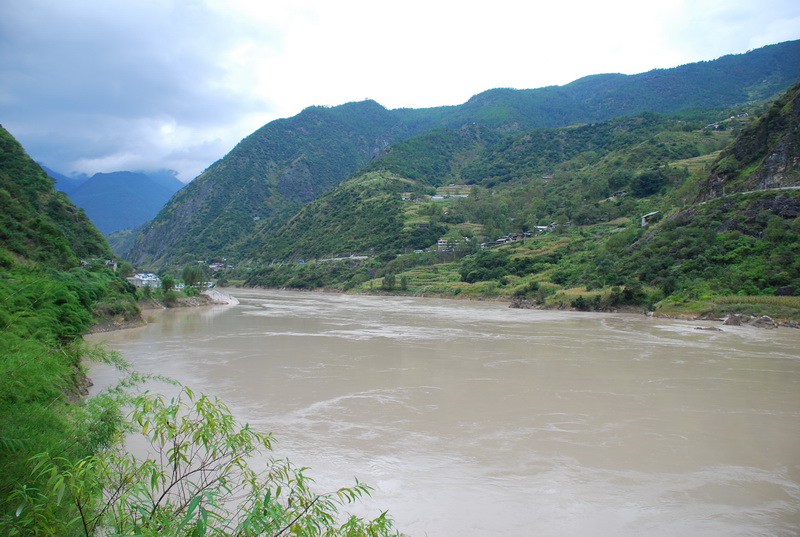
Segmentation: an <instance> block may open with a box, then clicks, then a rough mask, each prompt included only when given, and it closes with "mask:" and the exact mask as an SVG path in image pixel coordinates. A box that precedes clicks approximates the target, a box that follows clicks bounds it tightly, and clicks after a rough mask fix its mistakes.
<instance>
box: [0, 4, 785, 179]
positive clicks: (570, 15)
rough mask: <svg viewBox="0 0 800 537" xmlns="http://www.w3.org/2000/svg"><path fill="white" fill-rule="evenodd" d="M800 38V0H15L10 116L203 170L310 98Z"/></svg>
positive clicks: (83, 147)
mask: <svg viewBox="0 0 800 537" xmlns="http://www.w3.org/2000/svg"><path fill="white" fill-rule="evenodd" d="M795 39H800V2H798V1H797V0H760V1H759V2H754V1H753V0H660V1H658V2H650V1H642V0H607V1H605V2H599V1H597V0H561V1H555V2H553V1H550V2H542V1H536V0H533V1H530V0H529V1H525V0H492V1H491V2H464V1H463V0H460V1H455V0H452V1H451V0H405V1H403V2H375V1H372V0H370V1H367V0H133V1H132V0H0V124H2V125H3V127H5V128H6V129H7V130H8V131H9V132H10V133H11V134H12V135H13V136H14V137H15V138H16V139H17V140H19V141H20V143H22V145H23V147H24V148H25V150H26V151H27V152H28V154H29V155H30V156H31V157H33V158H34V159H35V160H36V161H38V162H40V163H42V164H44V165H46V166H48V167H49V168H51V169H53V170H55V171H58V172H60V173H64V174H67V175H70V174H78V173H86V174H89V175H91V174H94V173H97V172H111V171H121V170H131V171H138V170H145V171H147V170H157V169H172V170H176V171H177V172H178V178H179V179H181V180H182V181H189V180H191V179H193V178H194V177H196V176H197V175H199V174H200V173H201V172H202V171H203V170H204V169H205V168H207V167H208V166H210V165H211V164H213V163H214V162H215V161H216V160H218V159H220V158H222V157H223V156H224V155H225V154H227V153H228V152H229V151H230V150H231V149H233V147H234V146H235V145H236V144H237V143H238V142H239V141H240V140H241V139H242V138H244V137H246V136H247V135H249V134H251V133H252V132H254V131H255V130H257V129H258V128H259V127H261V126H262V125H264V124H266V123H268V122H270V121H272V120H275V119H278V118H285V117H291V116H293V115H295V114H297V113H299V112H300V111H302V110H303V109H304V108H306V107H308V106H312V105H325V106H335V105H339V104H343V103H346V102H352V101H360V100H363V99H374V100H376V101H377V102H379V103H380V104H382V105H383V106H385V107H386V108H390V109H393V108H425V107H433V106H442V105H456V104H461V103H463V102H465V101H467V100H468V99H469V98H470V97H471V96H472V95H475V94H477V93H480V92H482V91H485V90H488V89H491V88H497V87H511V88H517V89H524V88H540V87H544V86H552V85H563V84H567V83H569V82H571V81H573V80H576V79H578V78H580V77H582V76H586V75H591V74H598V73H624V74H636V73H642V72H646V71H649V70H651V69H655V68H670V67H676V66H678V65H682V64H686V63H692V62H696V61H704V60H712V59H715V58H718V57H720V56H724V55H726V54H741V53H744V52H747V51H748V50H752V49H755V48H759V47H762V46H765V45H770V44H775V43H780V42H784V41H790V40H795Z"/></svg>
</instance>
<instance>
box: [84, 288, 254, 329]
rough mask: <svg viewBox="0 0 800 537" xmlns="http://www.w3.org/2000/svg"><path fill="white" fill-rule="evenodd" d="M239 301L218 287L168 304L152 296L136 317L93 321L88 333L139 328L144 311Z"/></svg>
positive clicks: (145, 300)
mask: <svg viewBox="0 0 800 537" xmlns="http://www.w3.org/2000/svg"><path fill="white" fill-rule="evenodd" d="M238 303H239V301H238V300H237V299H236V297H233V296H231V295H229V294H227V293H223V292H221V291H219V290H218V289H207V290H205V291H202V292H201V293H199V294H197V295H195V296H182V297H177V298H176V299H175V300H174V301H171V302H170V303H169V304H167V303H164V302H161V301H159V300H156V299H154V298H148V299H144V300H142V301H141V302H140V303H139V307H140V308H141V311H140V312H139V314H138V315H136V317H132V318H114V319H108V320H106V321H103V322H99V323H95V324H94V325H92V327H91V328H90V329H89V331H88V333H90V334H99V333H102V332H112V331H115V330H125V329H127V328H140V327H142V326H146V325H147V321H146V320H145V318H144V317H143V316H142V312H144V311H153V310H164V309H172V308H198V307H203V306H235V305H236V304H238Z"/></svg>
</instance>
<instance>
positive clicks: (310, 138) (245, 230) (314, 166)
mask: <svg viewBox="0 0 800 537" xmlns="http://www.w3.org/2000/svg"><path fill="white" fill-rule="evenodd" d="M403 134H404V131H403V126H402V124H401V123H400V122H399V121H398V120H397V115H396V114H393V113H392V112H390V111H388V110H386V109H385V108H383V107H382V106H380V105H378V104H377V103H375V102H373V101H364V102H360V103H350V104H347V105H342V106H339V107H335V108H323V107H312V108H307V109H306V110H304V111H303V112H301V113H300V114H298V115H297V116H295V117H293V118H290V119H284V120H278V121H273V122H271V123H269V124H267V125H265V126H264V127H262V128H261V129H259V130H258V131H256V132H255V133H253V134H252V135H250V136H248V137H247V138H245V139H244V140H242V142H241V143H239V144H238V145H237V146H236V147H235V148H234V149H233V151H231V152H230V153H229V154H228V155H227V156H226V157H225V158H223V159H222V160H220V161H218V162H216V163H214V164H213V165H212V166H211V167H209V169H208V170H206V171H205V172H204V173H203V174H202V175H200V176H199V177H198V178H197V179H195V180H194V181H192V182H191V183H190V184H189V185H188V186H187V187H186V188H184V189H183V190H182V191H181V192H179V193H178V194H177V195H176V196H175V197H174V198H173V199H172V200H171V201H170V203H168V204H167V206H166V207H164V209H163V210H162V211H161V212H160V213H159V215H158V217H157V218H156V219H155V220H154V221H153V222H152V223H151V224H150V225H149V226H148V227H147V228H146V229H145V230H144V232H143V233H142V235H141V236H140V237H139V239H138V240H137V242H136V245H135V246H134V249H133V251H132V253H131V255H130V257H131V258H132V259H134V260H135V261H136V262H138V263H156V264H157V263H158V262H163V261H165V260H170V259H173V260H174V259H176V258H179V257H181V256H185V255H187V254H190V255H191V256H194V257H200V258H202V257H210V256H225V255H229V256H230V255H233V254H235V253H236V252H237V251H238V247H239V244H240V243H241V242H242V241H243V240H246V239H247V238H249V236H250V235H251V234H252V233H254V232H256V231H257V230H259V229H262V228H270V227H273V226H276V225H280V224H281V223H283V222H285V221H286V220H287V219H288V218H289V217H290V216H291V215H292V214H294V213H296V212H297V211H298V210H299V209H300V207H301V206H302V205H303V204H304V203H307V202H308V201H310V200H312V199H314V198H315V197H317V196H318V195H319V194H321V193H322V192H324V191H325V190H327V189H328V188H330V187H332V186H334V185H336V184H338V182H339V181H341V179H342V178H343V177H345V176H347V175H348V174H350V173H352V172H353V171H355V170H356V169H358V168H359V167H360V166H362V165H364V164H365V163H366V162H368V161H369V159H370V158H372V157H373V156H375V155H377V154H378V153H379V152H380V151H381V150H382V149H383V148H385V147H387V146H388V145H389V144H390V143H391V142H393V141H394V140H395V139H397V138H399V137H401V136H402V135H403Z"/></svg>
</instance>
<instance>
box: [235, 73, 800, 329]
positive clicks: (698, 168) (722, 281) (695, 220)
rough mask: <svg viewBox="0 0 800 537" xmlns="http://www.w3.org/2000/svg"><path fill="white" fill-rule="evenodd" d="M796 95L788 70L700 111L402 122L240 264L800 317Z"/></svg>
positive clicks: (507, 293) (674, 308)
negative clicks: (786, 80)
mask: <svg viewBox="0 0 800 537" xmlns="http://www.w3.org/2000/svg"><path fill="white" fill-rule="evenodd" d="M799 103H800V85H796V86H794V87H792V88H790V90H789V91H788V92H786V93H785V94H784V95H783V96H781V97H780V98H779V99H778V100H777V101H775V102H774V103H766V104H764V105H763V106H756V107H750V108H748V110H749V112H748V113H745V112H740V113H736V114H733V113H730V112H729V113H726V114H724V115H722V117H721V121H719V122H714V123H712V124H705V123H704V122H701V123H698V122H696V121H691V120H686V119H684V118H681V117H667V116H660V115H657V114H653V113H646V114H641V115H636V116H630V117H622V118H617V119H614V120H610V121H607V122H601V123H596V124H591V125H580V126H573V127H567V128H560V129H534V130H532V131H528V132H523V133H515V134H508V135H505V136H501V135H498V134H497V133H496V132H494V131H489V132H487V133H482V131H483V130H484V128H483V127H478V126H472V127H470V128H469V129H466V130H465V129H461V130H459V131H455V130H453V131H449V130H440V131H432V132H430V133H426V134H423V135H419V136H417V137H412V138H409V139H408V140H405V141H403V142H399V143H397V144H395V145H394V146H392V147H391V148H389V150H387V151H386V152H385V153H384V155H383V156H382V157H379V158H376V159H374V160H373V161H372V162H371V163H370V164H369V165H368V166H366V167H365V168H364V169H363V171H362V172H359V173H358V174H356V175H354V176H353V177H351V178H349V179H347V180H346V181H344V182H343V183H342V184H341V185H340V186H338V187H336V188H334V189H332V190H331V191H329V192H328V193H326V194H324V195H323V196H321V197H320V198H319V199H318V200H316V201H314V202H312V203H311V204H309V205H308V206H307V207H306V208H305V209H304V210H303V211H302V212H301V213H299V215H298V216H297V217H296V218H295V219H293V220H292V221H290V222H289V223H288V224H287V225H286V226H284V228H282V229H281V230H279V231H278V232H277V233H274V234H272V235H271V236H269V237H265V238H264V240H263V242H261V244H262V245H263V246H262V249H260V250H256V251H257V256H258V257H256V260H255V261H254V262H253V263H252V264H253V265H255V266H256V267H259V266H260V267H262V268H256V269H254V270H250V271H249V272H240V274H239V277H245V279H246V283H247V284H248V285H267V286H278V287H282V286H288V287H297V288H313V287H331V288H339V289H357V290H364V291H369V290H372V291H376V290H381V289H382V290H389V291H392V292H409V293H422V294H431V293H434V294H444V295H448V296H487V297H488V296H494V297H506V298H508V299H513V300H514V301H515V304H517V305H521V306H526V307H531V306H543V307H572V308H577V309H585V310H591V309H596V310H608V309H618V308H634V309H638V310H640V311H643V310H644V309H656V308H657V309H658V310H659V311H662V312H663V313H670V312H679V313H683V314H692V315H697V314H701V313H704V312H706V313H707V314H711V312H716V313H718V314H720V315H722V314H725V313H731V312H744V313H751V314H752V313H754V312H755V313H757V312H765V311H769V312H771V313H773V314H776V315H779V316H781V317H782V318H785V319H794V320H798V319H800V302H798V298H797V297H796V296H793V295H796V294H797V290H798V289H800V264H799V263H800V262H799V261H798V260H800V218H798V217H799V216H800V190H794V189H793V187H794V186H795V185H796V184H797V176H798V170H800V159H798V157H797V155H798V139H797V131H798V127H800V122H799V121H798V116H797V110H798V104H799ZM759 110H760V112H759ZM721 169H726V170H735V171H736V173H733V172H729V173H728V175H725V176H724V177H725V180H726V181H727V183H726V184H727V185H728V186H727V188H728V190H727V191H725V192H724V195H723V192H722V189H721V188H719V186H718V184H719V181H720V171H719V170H721ZM765 177H768V178H770V179H769V181H768V182H765V180H764V179H763V178H765ZM765 189H766V190H765ZM747 190H756V191H755V192H751V193H745V192H744V191H747ZM359 191H362V192H364V193H365V194H364V195H363V196H358V195H354V194H352V193H353V192H359ZM736 192H743V193H741V194H737V193H736ZM348 193H350V194H348ZM715 197H719V199H714V200H713V201H712V202H708V203H704V202H703V200H707V199H710V198H715ZM354 215H358V218H357V225H356V223H355V222H351V220H350V219H351V217H353V216H354ZM487 239H499V240H488V241H487ZM350 254H362V255H361V256H359V255H357V256H355V257H349V255H350ZM363 255H366V256H370V261H362V260H360V257H362V256H363ZM309 256H312V257H321V258H336V259H337V260H336V261H323V262H320V263H308V259H307V258H308V257H309ZM302 257H305V258H306V259H305V261H306V262H305V263H303V264H294V263H291V262H290V263H282V264H274V262H275V261H297V260H298V259H299V258H302ZM232 276H235V274H233V275H232ZM776 295H778V296H776Z"/></svg>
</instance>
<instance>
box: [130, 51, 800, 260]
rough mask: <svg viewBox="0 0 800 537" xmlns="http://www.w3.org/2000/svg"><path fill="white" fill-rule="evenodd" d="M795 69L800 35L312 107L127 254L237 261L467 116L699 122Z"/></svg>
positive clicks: (781, 84) (563, 123)
mask: <svg viewBox="0 0 800 537" xmlns="http://www.w3.org/2000/svg"><path fill="white" fill-rule="evenodd" d="M798 78H800V42H788V43H782V44H779V45H772V46H769V47H764V48H762V49H758V50H754V51H751V52H748V53H747V54H742V55H734V56H726V57H724V58H720V59H718V60H714V61H710V62H702V63H697V64H690V65H684V66H681V67H677V68H674V69H662V70H655V71H651V72H648V73H643V74H639V75H596V76H592V77H586V78H583V79H580V80H577V81H575V82H573V83H572V84H567V85H565V86H561V87H549V88H540V89H533V90H510V89H494V90H489V91H487V92H484V93H481V94H479V95H476V96H475V97H473V98H472V99H470V100H469V101H468V102H467V103H464V104H463V105H460V106H450V107H440V108H432V109H421V110H412V109H397V110H386V109H385V108H383V107H382V106H380V105H379V104H378V103H375V102H373V101H364V102H360V103H349V104H346V105H342V106H338V107H333V108H323V107H311V108H308V109H306V110H304V111H303V112H302V113H300V114H298V115H297V116H295V117H293V118H290V119H283V120H278V121H274V122H272V123H269V124H267V125H265V126H264V127H262V128H261V129H259V130H258V131H256V132H255V133H253V134H252V135H251V136H249V137H247V138H245V139H244V140H243V141H242V142H241V143H240V144H239V145H237V146H236V148H234V149H233V150H232V151H231V153H229V154H228V155H227V156H226V157H225V158H223V159H222V160H220V161H218V162H216V163H215V164H213V165H212V166H211V167H209V169H208V170H206V172H204V173H203V174H202V175H201V176H200V177H198V178H197V179H196V180H195V181H193V182H192V183H191V184H190V185H189V186H188V187H187V188H185V189H184V190H182V191H181V192H180V193H179V194H178V195H176V196H175V197H174V198H173V199H172V201H171V202H170V203H169V204H168V205H167V206H166V207H165V208H164V209H163V210H162V211H161V213H160V214H159V215H158V216H157V217H156V218H155V219H154V220H153V221H152V223H151V224H150V225H149V226H148V227H147V228H146V229H145V230H144V231H143V232H142V233H141V235H140V236H139V237H138V238H137V240H136V242H135V245H134V247H133V248H132V250H131V252H130V253H129V256H130V257H131V259H132V260H133V261H134V262H136V263H138V264H143V265H149V266H151V267H157V266H161V265H164V264H167V263H183V262H185V261H187V260H189V259H203V258H209V257H211V256H217V257H227V258H232V259H236V260H243V259H246V258H249V257H253V256H256V255H257V256H261V255H262V254H260V253H257V252H256V251H257V250H263V249H264V247H263V245H261V244H259V241H258V240H254V237H256V236H257V237H268V236H270V235H271V234H272V233H273V232H274V231H275V230H277V229H279V228H280V227H281V226H283V225H284V224H285V223H286V222H288V221H289V220H290V219H291V218H292V217H293V216H294V215H295V214H296V213H297V212H298V211H299V210H300V209H301V207H302V206H303V205H304V204H306V203H308V202H309V201H311V200H313V199H315V198H316V197H317V196H319V195H320V194H322V193H323V192H325V191H327V190H328V189H330V188H332V187H333V186H335V185H337V184H338V183H339V182H341V181H342V180H344V179H345V178H346V177H348V176H349V175H351V174H353V173H355V172H357V171H358V170H359V169H360V168H361V167H362V166H364V165H366V164H368V162H369V161H370V160H371V159H373V158H374V157H376V156H378V155H380V154H381V153H382V152H383V151H384V150H389V151H391V152H396V154H398V153H402V152H403V151H405V150H407V148H404V147H403V146H401V145H392V144H394V143H396V142H398V141H401V140H404V139H407V138H409V137H412V136H414V135H417V134H423V133H426V132H428V131H431V130H432V129H440V128H445V129H450V130H454V131H459V130H460V129H461V128H462V127H464V126H470V125H473V124H474V125H476V126H480V127H482V128H483V129H482V131H480V133H479V134H480V135H481V136H482V137H483V141H482V142H479V144H486V143H491V142H492V140H493V139H494V138H495V137H498V136H504V135H507V134H519V133H521V132H527V131H530V130H531V129H535V128H543V127H551V128H563V127H567V126H569V125H576V124H591V123H594V122H605V121H608V120H610V119H612V118H616V117H619V116H626V115H637V114H641V113H644V112H648V111H650V112H653V111H654V112H658V113H662V114H670V115H675V114H676V113H679V112H680V114H681V116H682V117H683V118H684V119H686V120H687V121H694V122H699V123H701V124H702V125H705V122H710V121H715V120H716V119H719V118H720V117H722V116H721V114H727V113H730V112H731V109H732V108H731V107H735V108H737V109H740V108H741V107H742V106H744V105H751V104H752V103H753V102H757V101H759V100H763V99H767V98H771V97H774V96H775V95H777V94H779V93H780V92H782V91H784V90H785V89H786V88H787V87H788V86H789V85H790V84H791V83H793V82H794V81H796V80H797V79H798ZM702 125H701V126H702ZM688 128H690V129H691V128H692V127H688ZM442 132H443V131H442ZM476 132H477V131H476ZM443 136H450V135H449V134H444V135H443ZM414 143H424V142H422V141H421V140H420V139H417V140H416V141H415V142H414ZM590 143H591V142H590ZM390 146H391V149H388V148H390ZM473 150H478V148H477V147H476V148H474V149H473ZM547 150H548V151H557V150H558V149H557V148H556V147H554V146H553V147H550V148H548V149H547ZM590 150H591V148H590V147H587V148H586V149H585V150H581V151H583V152H588V151H590ZM566 156H568V155H565V157H566ZM587 156H589V157H590V155H587ZM463 157H464V158H467V157H469V155H468V154H466V153H465V154H464V155H463ZM425 158H426V162H425V163H424V164H423V163H420V164H419V165H417V168H418V169H417V170H416V172H414V173H417V174H418V175H420V174H422V175H425V177H426V178H423V179H422V180H423V181H428V182H430V181H435V180H437V179H435V178H437V177H440V176H442V174H446V173H449V170H447V169H444V168H442V166H446V167H451V166H455V167H456V168H458V167H459V166H461V164H460V163H458V162H451V161H450V160H449V159H448V162H447V163H445V162H444V161H443V160H442V159H441V158H440V157H437V156H434V154H433V152H428V153H427V154H426V155H425ZM548 158H550V157H548ZM397 160H398V162H399V160H401V159H397ZM550 160H551V161H552V158H550ZM508 165H509V166H513V165H514V163H513V162H509V163H508ZM403 166H408V164H403ZM528 168H529V169H531V167H530V166H528ZM483 171H484V170H482V169H480V168H473V170H472V175H471V176H469V177H467V176H468V173H469V172H467V171H465V172H464V176H465V178H467V179H468V180H469V181H471V182H473V183H482V182H484V180H485V177H482V176H481V173H483ZM488 171H489V172H490V173H492V174H493V176H495V177H496V179H495V180H497V181H506V180H510V178H511V176H512V175H513V174H514V173H516V172H514V171H513V170H510V171H507V172H502V173H501V171H500V170H488ZM403 174H405V172H403V173H401V175H403ZM420 176H421V175H420ZM432 177H433V178H432ZM407 178H414V177H407ZM267 257H269V256H267Z"/></svg>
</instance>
